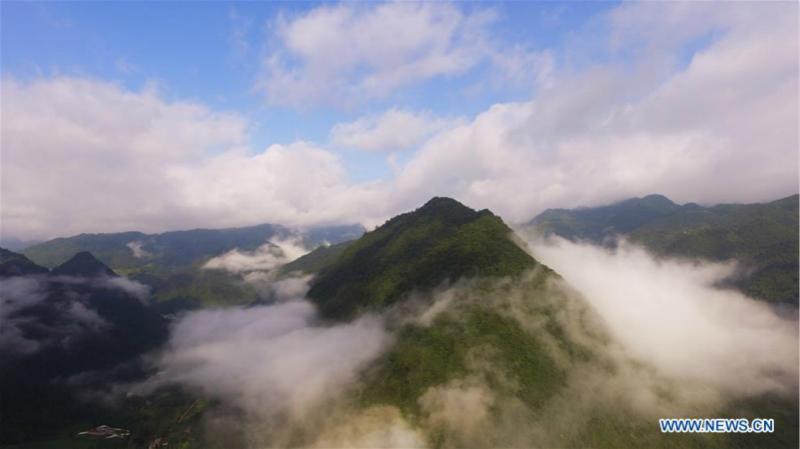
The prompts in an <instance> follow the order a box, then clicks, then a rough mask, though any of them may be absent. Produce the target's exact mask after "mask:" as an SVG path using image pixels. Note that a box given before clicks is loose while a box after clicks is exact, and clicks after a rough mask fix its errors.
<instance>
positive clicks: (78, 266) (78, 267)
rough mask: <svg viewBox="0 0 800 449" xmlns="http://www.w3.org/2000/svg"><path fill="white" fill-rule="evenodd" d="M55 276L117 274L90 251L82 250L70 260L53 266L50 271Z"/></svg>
mask: <svg viewBox="0 0 800 449" xmlns="http://www.w3.org/2000/svg"><path fill="white" fill-rule="evenodd" d="M50 274H52V275H53V276H82V277H94V276H116V275H117V274H116V273H114V271H113V270H112V269H111V268H108V267H107V266H105V265H103V263H102V262H100V261H99V260H97V258H96V257H94V256H93V255H92V253H90V252H89V251H81V252H79V253H77V254H75V255H74V256H72V258H71V259H69V260H68V261H66V262H64V263H62V264H61V265H59V266H57V267H55V268H53V271H51V272H50Z"/></svg>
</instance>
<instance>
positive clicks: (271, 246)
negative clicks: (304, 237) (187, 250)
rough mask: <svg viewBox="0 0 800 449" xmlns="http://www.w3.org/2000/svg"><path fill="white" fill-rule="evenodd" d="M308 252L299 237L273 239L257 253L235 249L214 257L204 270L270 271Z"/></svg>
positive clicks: (257, 250)
mask: <svg viewBox="0 0 800 449" xmlns="http://www.w3.org/2000/svg"><path fill="white" fill-rule="evenodd" d="M308 252H309V250H308V249H307V248H306V247H305V246H304V245H303V243H302V241H301V239H300V238H299V237H287V238H281V237H273V238H272V239H270V240H269V242H268V243H266V244H264V245H261V246H259V247H258V249H256V250H255V251H251V252H247V251H239V250H238V249H233V250H231V251H228V252H227V253H225V254H223V255H221V256H217V257H214V258H213V259H211V260H209V261H208V262H206V263H205V264H204V265H203V268H206V269H215V270H226V271H229V272H231V273H237V274H238V273H244V272H250V271H269V270H271V269H273V268H275V267H278V266H280V265H284V264H286V263H289V262H291V261H293V260H295V259H297V258H298V257H300V256H303V255H305V254H308Z"/></svg>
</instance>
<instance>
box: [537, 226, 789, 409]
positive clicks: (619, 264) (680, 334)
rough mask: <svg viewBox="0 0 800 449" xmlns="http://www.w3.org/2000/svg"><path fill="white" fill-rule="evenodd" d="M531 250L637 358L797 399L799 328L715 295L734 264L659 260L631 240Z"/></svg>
mask: <svg viewBox="0 0 800 449" xmlns="http://www.w3.org/2000/svg"><path fill="white" fill-rule="evenodd" d="M532 248H533V253H534V255H535V256H536V257H537V259H539V260H541V261H542V262H543V263H545V264H546V265H548V266H549V267H551V268H553V269H554V270H555V271H556V272H557V273H559V274H561V275H562V276H563V277H564V279H565V280H566V281H567V282H568V283H569V285H570V286H572V287H574V288H575V289H577V290H578V291H579V292H580V293H581V294H582V295H583V297H584V298H586V301H587V302H588V303H589V304H591V306H592V307H593V308H594V309H595V310H596V311H597V312H598V314H599V315H600V316H601V317H602V318H603V320H604V321H605V322H606V323H607V324H608V327H609V329H610V330H611V332H612V334H613V335H614V336H615V337H616V338H617V339H618V340H619V341H620V342H621V343H622V344H623V345H624V346H625V347H626V348H627V349H628V350H629V351H630V354H631V355H633V356H634V357H636V358H637V359H639V360H643V361H646V362H648V363H651V364H652V365H653V366H655V367H656V368H658V369H659V370H660V371H661V372H663V373H666V374H668V375H669V376H672V377H675V378H678V379H683V380H691V381H700V382H704V383H707V384H711V385H717V386H720V387H723V388H725V389H727V390H729V391H732V392H738V393H740V394H761V393H764V392H770V391H778V392H791V391H796V388H797V374H798V368H797V367H798V350H799V347H798V339H797V332H798V327H797V321H796V320H787V319H784V318H780V317H779V316H778V315H776V313H775V312H774V311H773V310H772V309H771V308H770V307H769V305H767V304H765V303H764V302H761V301H757V300H754V299H751V298H748V297H746V296H744V295H742V294H741V293H739V292H738V291H735V290H727V289H723V288H720V287H717V285H718V284H719V283H720V282H721V281H723V280H725V279H726V278H729V277H730V276H731V275H733V273H734V267H733V266H732V265H726V264H711V263H707V264H696V263H690V262H686V261H681V260H671V259H661V260H657V259H655V258H654V257H653V256H652V255H650V254H648V253H646V252H645V251H644V250H643V249H641V248H638V247H634V246H631V245H628V244H624V242H623V244H622V245H621V246H620V248H618V249H617V250H609V249H606V248H602V247H597V246H592V245H584V244H576V243H570V242H568V241H566V240H562V239H556V240H553V241H552V242H549V243H546V242H540V241H534V242H532Z"/></svg>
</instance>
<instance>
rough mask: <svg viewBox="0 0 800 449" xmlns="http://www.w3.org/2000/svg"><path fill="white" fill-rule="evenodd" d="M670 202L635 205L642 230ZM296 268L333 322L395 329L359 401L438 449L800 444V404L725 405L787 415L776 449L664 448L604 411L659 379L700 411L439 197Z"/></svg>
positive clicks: (580, 307)
mask: <svg viewBox="0 0 800 449" xmlns="http://www.w3.org/2000/svg"><path fill="white" fill-rule="evenodd" d="M664 200H665V198H663V197H660V198H659V197H652V198H648V199H647V200H646V201H644V202H638V203H639V204H636V202H634V203H632V204H631V206H633V209H635V210H636V213H633V214H629V215H628V216H633V217H636V218H635V219H636V220H639V221H640V222H641V221H644V220H642V219H641V217H645V216H664V215H665V214H667V213H669V212H668V210H679V209H683V207H682V206H677V209H676V208H675V207H672V206H670V205H669V202H668V200H667V201H664ZM691 207H692V206H690V207H689V208H691ZM623 216H624V215H623ZM612 221H613V220H612ZM315 253H316V254H315ZM295 266H298V267H306V271H307V272H316V273H317V277H316V280H315V281H314V282H313V284H312V287H311V290H310V291H309V294H308V296H309V298H310V299H311V300H312V301H313V302H315V303H316V304H317V305H318V307H319V310H320V312H321V313H322V315H323V317H325V318H327V319H328V320H332V321H349V320H352V319H353V318H356V317H359V316H363V314H365V313H373V314H375V313H377V314H380V315H381V316H383V317H384V319H385V320H386V323H387V327H388V328H389V329H390V330H391V331H392V335H393V336H394V339H393V343H392V345H391V346H390V347H389V348H388V349H387V351H386V352H385V353H384V354H383V355H382V356H381V357H379V358H378V360H376V361H375V362H374V363H372V364H371V365H370V366H369V367H368V368H367V369H366V370H365V371H364V372H363V373H362V374H361V375H360V377H359V383H358V385H359V386H358V388H357V389H356V390H355V391H354V392H353V396H352V398H351V399H350V400H351V401H352V402H354V403H355V404H356V405H357V407H359V409H360V410H365V413H374V414H378V413H379V411H383V410H395V409H396V410H399V416H402V417H403V418H404V419H406V420H407V421H408V422H410V423H415V424H416V425H419V426H423V427H425V428H426V429H427V436H428V440H427V441H426V444H427V445H428V446H429V447H434V448H448V447H538V446H541V447H607V448H616V447H698V448H699V447H766V446H771V447H782V446H787V445H788V446H792V445H796V443H797V436H796V433H797V432H796V429H797V426H796V420H797V419H796V418H797V413H796V410H797V403H796V400H794V399H789V400H786V399H772V398H770V399H766V400H763V401H762V402H757V401H755V402H749V401H740V402H738V403H735V405H729V406H724V407H728V408H724V407H723V408H724V410H723V411H722V412H721V416H727V415H728V414H730V415H736V416H748V417H750V416H754V415H755V416H761V415H764V416H766V415H769V416H775V417H776V420H777V421H778V422H780V423H781V426H784V427H785V429H784V430H782V431H781V432H778V433H776V435H775V436H774V438H773V437H771V439H768V440H763V439H762V440H755V439H749V440H747V439H745V438H742V437H741V436H738V435H726V436H721V437H720V438H716V439H715V440H714V441H709V440H708V439H707V438H706V437H705V436H702V435H675V436H670V438H664V436H663V434H661V433H660V432H659V431H658V429H657V427H656V426H655V425H654V422H657V421H655V418H653V417H646V416H643V415H642V414H641V411H640V410H639V409H637V408H636V407H630V406H629V405H627V404H626V401H625V400H622V401H620V400H607V399H603V398H604V397H605V392H606V390H608V389H612V390H613V389H617V388H620V387H621V386H623V385H625V386H626V387H624V389H627V388H628V387H627V385H628V383H629V382H634V383H636V382H638V381H639V380H640V379H647V383H648V384H650V385H652V387H653V390H652V391H649V390H648V391H649V392H648V393H647V394H653V398H654V400H656V401H657V403H658V404H659V407H662V408H661V409H660V410H661V411H660V412H659V413H660V414H663V413H670V414H671V415H670V416H674V414H675V413H680V415H678V416H695V415H693V414H692V413H695V414H697V413H699V412H698V411H696V410H691V409H688V408H687V407H686V405H685V404H684V403H683V402H681V400H680V399H678V398H680V397H681V395H682V394H683V393H681V394H677V393H676V391H675V389H676V388H681V387H680V383H679V384H678V386H676V384H675V381H674V380H673V379H669V378H666V377H661V376H660V375H659V374H658V373H656V372H654V371H653V370H652V369H650V368H649V367H647V366H646V365H643V364H640V363H638V362H634V363H633V364H629V363H630V362H627V361H623V360H621V359H619V358H618V357H617V356H616V355H614V354H616V353H617V352H616V351H617V349H615V347H614V346H613V344H612V343H611V342H612V341H613V339H612V337H611V333H610V331H609V330H608V329H607V328H605V327H604V325H603V324H602V320H601V319H600V318H599V317H598V316H597V315H595V311H594V310H593V309H592V308H591V307H590V306H589V305H588V304H587V303H586V302H585V301H584V300H583V299H582V298H581V297H580V296H578V295H576V294H575V292H574V291H572V290H571V289H570V287H569V286H567V285H565V284H564V281H563V279H561V278H560V277H559V276H558V274H556V273H555V272H553V271H552V270H550V269H549V268H547V267H546V266H544V265H542V264H541V263H539V262H537V261H536V260H535V259H534V258H533V257H532V256H530V255H529V254H528V253H527V252H526V251H525V249H524V248H523V247H521V246H520V245H519V244H518V242H517V241H516V239H515V236H514V234H513V233H512V232H511V230H510V229H509V228H508V227H507V226H506V225H505V224H504V223H503V221H502V220H501V219H500V218H499V217H497V216H495V215H494V214H492V213H491V212H490V211H487V210H484V211H475V210H472V209H469V208H467V207H466V206H464V205H462V204H460V203H458V202H457V201H455V200H452V199H449V198H434V199H432V200H431V201H429V202H428V203H427V204H425V205H424V206H422V207H421V208H419V209H417V210H415V211H412V212H409V213H406V214H403V215H400V216H397V217H395V218H393V219H391V220H389V221H388V222H386V223H385V224H384V225H383V226H381V227H379V228H377V229H375V230H374V231H372V232H368V233H366V234H365V235H364V236H362V237H361V238H360V239H358V240H356V241H354V242H348V243H345V244H341V245H339V247H336V248H324V249H319V250H317V251H316V252H312V253H310V254H308V255H306V256H304V257H303V258H300V259H298V260H297V261H296V265H295ZM595 376H598V377H595ZM617 382H620V383H619V384H617ZM634 390H635V388H633V389H632V390H631V391H634ZM626 391H627V390H626ZM631 394H633V395H636V394H639V393H631ZM576 395H577V396H576ZM612 396H613V395H612ZM612 396H609V397H612ZM668 410H672V411H668ZM700 411H702V409H700ZM659 416H660V415H659ZM700 416H703V415H702V413H700ZM298 438H301V437H298ZM299 441H303V440H299ZM300 445H302V443H300Z"/></svg>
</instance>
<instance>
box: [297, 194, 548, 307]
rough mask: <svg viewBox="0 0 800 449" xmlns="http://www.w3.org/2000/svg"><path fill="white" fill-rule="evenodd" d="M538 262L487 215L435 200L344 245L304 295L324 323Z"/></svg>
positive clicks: (499, 222)
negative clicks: (465, 279) (462, 280)
mask: <svg viewBox="0 0 800 449" xmlns="http://www.w3.org/2000/svg"><path fill="white" fill-rule="evenodd" d="M536 264H537V262H536V261H535V260H534V259H533V258H532V257H531V256H530V255H528V254H527V253H526V252H525V251H524V250H523V249H522V248H520V247H519V246H518V245H517V243H515V242H514V241H513V237H512V231H511V229H510V228H509V227H508V226H506V224H505V223H503V220H501V219H500V217H498V216H496V215H494V214H493V213H492V212H490V211H488V210H482V211H475V210H473V209H470V208H469V207H466V206H464V205H463V204H461V203H459V202H458V201H456V200H453V199H451V198H441V197H436V198H433V199H431V200H430V201H428V202H427V203H426V204H425V205H424V206H422V207H420V208H419V209H416V210H414V211H412V212H408V213H405V214H401V215H398V216H396V217H394V218H392V219H390V220H388V221H387V222H386V223H384V224H383V225H382V226H380V227H378V228H377V229H375V230H374V231H371V232H368V233H366V234H364V236H362V237H361V238H360V239H359V240H357V241H356V242H354V243H353V244H351V245H350V246H348V247H347V249H345V250H344V251H343V252H342V254H341V255H339V256H338V257H337V258H336V259H335V260H334V261H333V262H332V263H331V264H330V265H328V266H327V267H326V268H324V269H322V271H321V273H320V274H319V275H318V277H317V279H316V281H315V283H314V285H313V286H312V288H311V290H310V292H309V297H311V298H312V299H313V300H314V301H315V302H316V303H317V305H318V306H319V308H320V310H321V311H322V313H323V315H325V316H327V317H330V318H350V317H353V316H355V315H357V314H358V313H359V312H362V311H365V310H369V309H379V308H382V307H385V306H388V305H391V304H393V303H394V302H396V301H397V300H398V299H400V298H401V297H402V296H403V295H406V294H408V293H410V292H411V291H414V290H426V289H430V288H434V287H436V286H438V285H440V284H442V283H444V282H447V281H455V280H457V279H460V278H463V277H484V276H488V277H503V276H514V275H519V274H521V273H522V272H524V271H525V270H527V269H529V268H532V267H534V266H535V265H536Z"/></svg>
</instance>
